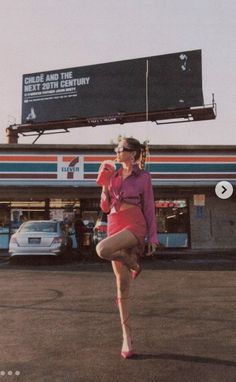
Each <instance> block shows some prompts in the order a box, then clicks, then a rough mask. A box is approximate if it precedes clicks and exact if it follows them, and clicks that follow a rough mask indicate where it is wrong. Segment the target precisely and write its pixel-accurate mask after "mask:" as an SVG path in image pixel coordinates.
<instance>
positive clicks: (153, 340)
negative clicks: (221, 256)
mask: <svg viewBox="0 0 236 382" xmlns="http://www.w3.org/2000/svg"><path fill="white" fill-rule="evenodd" d="M233 264H234V263H233V262H232V261H231V260H227V259H226V260H225V261H220V262H218V263H216V264H212V262H208V263H207V262H204V263H198V262H197V263H196V262H195V263H194V262H191V261H190V262H188V261H187V262H186V261H185V260H180V261H175V260H173V261H168V260H166V261H165V260H162V261H161V260H160V261H158V260H157V261H156V260H155V261H152V260H150V261H144V262H143V266H144V270H143V272H142V273H141V275H140V276H139V277H138V279H137V280H135V282H132V290H131V297H132V300H131V301H132V330H133V335H134V347H135V351H136V353H137V354H136V356H135V357H134V358H133V359H130V360H124V359H122V358H121V357H120V348H121V342H122V338H121V330H120V323H119V315H118V311H117V307H116V305H115V295H116V289H115V280H114V275H113V273H112V270H111V266H110V264H108V263H90V264H89V263H88V264H86V263H71V264H65V265H61V266H48V267H36V266H28V267H27V266H20V265H17V266H5V267H1V268H0V274H1V277H0V301H1V302H0V309H1V319H0V320H1V329H2V330H1V334H0V343H1V349H0V377H1V376H2V377H3V376H4V373H5V378H7V375H9V374H7V373H9V372H12V375H11V377H9V378H11V381H24V382H28V381H30V382H32V381H34V382H49V381H50V382H51V381H56V382H113V381H114V382H123V381H130V382H133V381H147V382H154V381H155V382H156V381H157V382H196V381H197V382H213V381H214V382H218V381H219V382H222V381H224V382H231V381H232V382H234V381H235V380H236V340H235V329H236V310H235V300H236V281H235V280H236V267H235V264H234V265H233ZM16 372H18V374H19V373H20V374H19V375H16ZM1 373H2V374H1ZM9 378H7V380H10V379H9Z"/></svg>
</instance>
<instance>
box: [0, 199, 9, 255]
mask: <svg viewBox="0 0 236 382" xmlns="http://www.w3.org/2000/svg"><path fill="white" fill-rule="evenodd" d="M9 226H10V202H0V249H6V248H8V242H9V233H10V232H9Z"/></svg>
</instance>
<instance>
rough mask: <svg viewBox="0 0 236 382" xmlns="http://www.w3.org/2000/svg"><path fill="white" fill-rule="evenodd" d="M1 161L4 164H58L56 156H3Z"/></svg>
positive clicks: (0, 158) (0, 157)
mask: <svg viewBox="0 0 236 382" xmlns="http://www.w3.org/2000/svg"><path fill="white" fill-rule="evenodd" d="M0 161H2V162H17V163H18V162H57V157H56V156H37V155H34V156H20V155H17V156H16V155H14V156H10V155H9V156H6V155H1V156H0Z"/></svg>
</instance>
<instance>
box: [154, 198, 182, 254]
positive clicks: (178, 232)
mask: <svg viewBox="0 0 236 382" xmlns="http://www.w3.org/2000/svg"><path fill="white" fill-rule="evenodd" d="M155 205H156V211H157V227H158V240H159V242H160V243H161V244H162V245H163V246H164V247H167V248H181V247H188V246H189V211H188V204H187V200H186V199H158V200H156V201H155Z"/></svg>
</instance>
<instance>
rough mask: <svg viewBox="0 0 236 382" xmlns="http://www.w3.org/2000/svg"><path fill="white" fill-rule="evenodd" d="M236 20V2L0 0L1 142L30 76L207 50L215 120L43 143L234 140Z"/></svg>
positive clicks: (100, 129) (97, 131)
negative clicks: (122, 138) (121, 137)
mask: <svg viewBox="0 0 236 382" xmlns="http://www.w3.org/2000/svg"><path fill="white" fill-rule="evenodd" d="M235 19H236V2H235V0H224V1H220V0H119V1H117V0H86V1H84V0H83V1H82V0H40V1H38V0H15V1H13V0H12V1H9V0H0V25H1V34H0V51H1V63H0V65H1V70H0V96H1V98H0V99H1V102H0V143H6V142H7V140H6V134H5V129H6V128H7V127H8V126H9V125H11V124H14V123H16V124H19V123H21V102H22V99H21V92H22V75H23V74H26V73H33V72H41V71H48V70H55V69H63V68H72V67H79V66H84V65H94V64H100V63H105V62H112V61H120V60H127V59H134V58H139V57H146V56H155V55H162V54H168V53H177V52H181V51H188V50H195V49H201V50H202V76H203V95H204V101H205V104H208V103H211V102H212V93H214V95H215V101H216V103H217V118H216V119H215V120H210V121H201V122H191V123H181V124H174V123H172V124H169V125H159V126H157V125H156V124H155V123H152V122H142V123H132V124H124V125H108V126H96V127H84V128H74V129H71V130H70V132H69V133H66V134H57V135H45V136H42V137H40V138H39V139H38V141H37V143H48V144H50V143H53V144H54V143H63V144H75V143H76V144H95V143H105V144H106V143H110V142H111V141H112V140H116V139H117V137H118V135H125V136H134V137H136V138H137V139H140V140H141V141H144V140H149V142H150V144H158V145H162V144H163V145H168V144H170V145H174V144H175V145H184V144H191V145H205V144H207V145H232V144H233V145H235V144H236V133H235V119H236V118H235V116H236V111H235V83H236V74H235V73H236V49H235V35H236V22H235ZM33 140H34V137H23V136H20V138H19V143H22V144H23V143H32V142H33Z"/></svg>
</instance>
